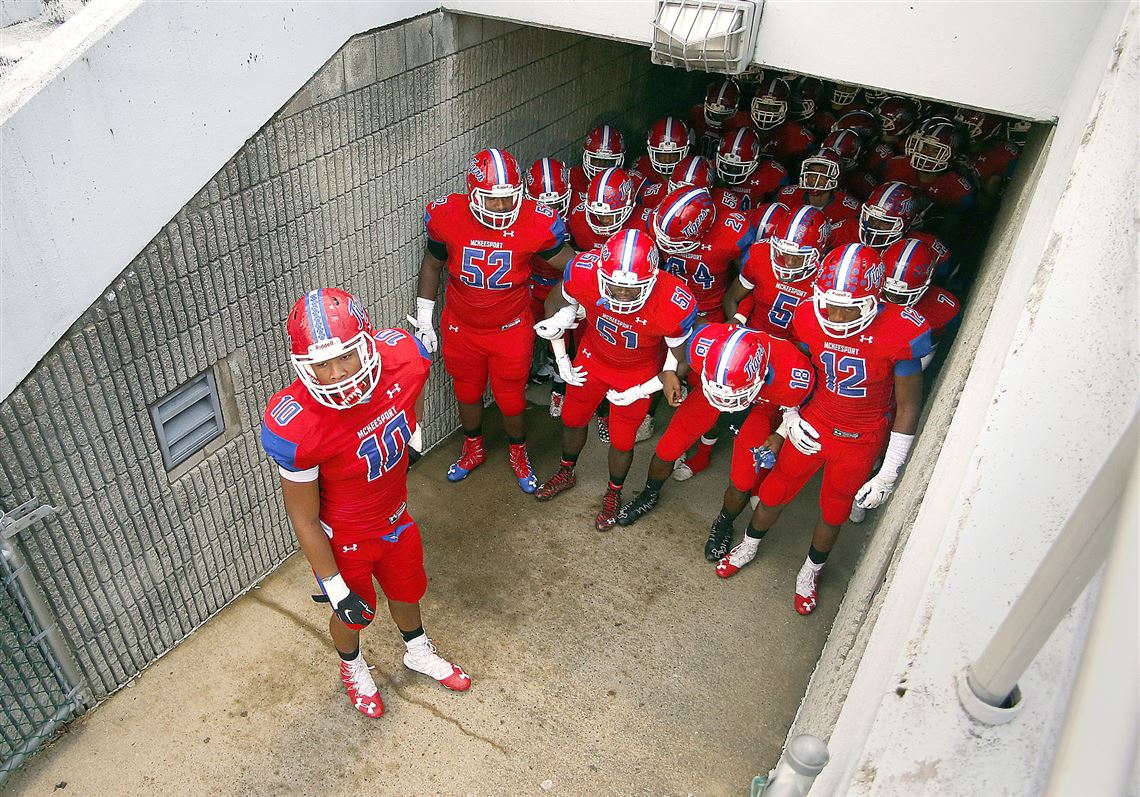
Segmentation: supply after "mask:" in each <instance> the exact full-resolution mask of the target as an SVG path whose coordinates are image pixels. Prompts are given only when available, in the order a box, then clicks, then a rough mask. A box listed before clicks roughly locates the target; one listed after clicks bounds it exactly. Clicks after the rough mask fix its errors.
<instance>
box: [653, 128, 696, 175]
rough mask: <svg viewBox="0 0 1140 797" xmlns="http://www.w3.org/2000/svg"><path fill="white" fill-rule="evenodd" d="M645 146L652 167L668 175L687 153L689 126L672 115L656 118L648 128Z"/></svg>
mask: <svg viewBox="0 0 1140 797" xmlns="http://www.w3.org/2000/svg"><path fill="white" fill-rule="evenodd" d="M645 147H646V150H648V154H649V162H650V163H652V164H653V168H654V169H656V170H657V172H658V173H659V174H664V175H666V176H668V175H670V174H672V173H673V169H675V168H676V167H677V164H678V163H680V162H681V160H682V159H684V157H685V156H686V155H688V154H689V128H688V126H686V125H685V123H684V122H682V121H681V120H680V119H677V118H675V117H672V116H666V117H665V118H664V119H658V120H657V121H656V122H654V123H653V127H651V128H650V129H649V136H648V137H647V139H646V142H645Z"/></svg>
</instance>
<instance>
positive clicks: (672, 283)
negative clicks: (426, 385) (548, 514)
mask: <svg viewBox="0 0 1140 797" xmlns="http://www.w3.org/2000/svg"><path fill="white" fill-rule="evenodd" d="M579 310H581V311H584V313H585V319H584V321H583V322H582V324H583V326H584V327H585V333H584V336H583V339H582V343H581V345H579V347H578V353H577V355H576V356H575V358H574V360H573V362H571V361H570V358H569V357H568V356H567V355H566V354H565V353H564V349H563V351H562V352H559V348H560V344H561V343H562V339H561V336H562V334H563V333H564V331H565V330H566V329H569V328H570V327H571V326H572V325H573V324H575V323H577V319H578V316H579ZM547 312H548V317H547V318H546V320H544V321H541V322H539V323H538V324H535V330H536V331H537V332H538V334H539V335H541V336H543V337H544V338H547V339H548V340H551V341H553V346H554V349H555V358H556V362H557V363H558V367H559V370H560V371H561V372H562V378H563V379H564V380H566V383H567V385H568V387H567V389H566V402H565V404H564V405H563V408H562V423H563V430H562V461H561V463H560V465H559V468H558V471H557V472H556V473H555V474H554V475H553V476H551V477H550V478H549V479H548V480H547V481H546V482H544V483H543V484H542V485H540V486H539V488H538V490H537V491H536V492H535V497H536V498H537V499H538V500H540V501H549V500H550V499H551V498H554V497H555V496H556V495H558V494H559V493H562V492H564V491H566V490H569V489H570V488H572V487H573V486H574V485H575V484H576V483H577V477H576V476H575V475H574V466H575V464H576V463H577V461H578V455H579V454H580V453H581V451H582V447H583V446H584V445H585V443H586V436H587V435H586V425H587V423H588V422H589V420H590V416H591V415H592V414H593V413H594V410H595V408H596V407H597V406H598V404H599V403H600V402H601V400H602V399H603V398H607V399H609V402H610V406H611V409H610V425H609V433H610V452H609V476H610V481H609V485H608V486H607V488H606V493H605V496H604V497H603V498H602V507H601V510H600V511H599V512H598V515H597V517H596V518H595V520H594V526H595V528H597V529H598V531H605V530H607V529H609V528H611V527H612V526H613V525H614V523H615V522H616V519H617V512H618V508H619V507H620V506H621V489H622V485H623V484H624V483H625V477H626V475H627V474H628V473H629V466H630V464H631V463H632V462H633V445H634V439H635V435H636V432H637V428H638V427H639V426H640V425H641V423H642V420H643V419H644V418H645V416H646V413H647V412H648V410H649V403H650V397H651V396H652V395H653V394H655V393H656V392H657V391H660V390H664V392H665V396H666V398H667V399H668V401H669V403H670V404H672V405H673V406H677V404H678V403H679V402H680V393H681V384H680V381H679V380H678V379H677V373H676V371H677V364H678V359H677V354H678V353H681V354H682V356H683V351H682V350H681V346H683V345H684V343H685V341H686V340H687V339H688V337H689V333H690V332H691V331H692V328H693V323H694V321H695V320H696V317H697V302H696V299H694V298H693V295H692V294H691V293H689V291H688V290H687V289H686V288H685V286H684V285H683V284H682V283H681V281H680V280H679V279H677V278H676V277H674V276H673V275H672V274H668V273H664V272H662V271H660V270H659V269H658V254H657V247H656V246H655V245H654V243H653V241H652V239H650V237H649V236H648V235H646V234H645V233H642V232H638V231H636V230H625V231H623V232H620V233H618V234H617V235H615V236H614V237H613V238H611V239H610V240H609V241H607V242H606V243H605V244H604V245H603V246H601V247H600V248H598V249H596V250H593V251H591V252H583V253H581V254H579V255H578V256H577V257H575V258H574V260H572V261H571V262H570V265H568V266H567V267H566V276H565V277H564V278H563V281H562V291H561V292H560V293H551V295H550V298H549V299H548V300H547Z"/></svg>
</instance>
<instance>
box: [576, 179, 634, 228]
mask: <svg viewBox="0 0 1140 797" xmlns="http://www.w3.org/2000/svg"><path fill="white" fill-rule="evenodd" d="M585 204H586V224H588V225H589V226H590V229H591V230H593V231H594V232H595V233H596V234H598V235H613V234H614V233H615V232H617V231H618V230H620V229H621V228H622V226H623V225H625V223H626V222H627V221H629V217H630V216H631V215H632V214H633V204H634V196H633V178H632V177H630V176H629V173H628V172H625V171H623V170H621V169H606V170H605V171H604V172H599V173H598V174H597V175H595V176H594V179H593V180H591V181H590V190H589V191H587V192H586V203H585Z"/></svg>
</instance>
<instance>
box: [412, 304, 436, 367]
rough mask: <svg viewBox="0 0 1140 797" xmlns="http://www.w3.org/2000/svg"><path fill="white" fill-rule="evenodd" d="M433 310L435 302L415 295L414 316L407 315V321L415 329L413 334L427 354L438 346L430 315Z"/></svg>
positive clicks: (433, 351) (432, 352)
mask: <svg viewBox="0 0 1140 797" xmlns="http://www.w3.org/2000/svg"><path fill="white" fill-rule="evenodd" d="M434 311H435V302H433V301H432V300H431V299H421V298H419V297H416V316H415V318H413V317H412V316H408V323H409V324H411V325H412V328H413V329H415V336H416V338H418V339H419V341H420V343H422V344H423V345H424V348H425V349H427V351H428V354H434V353H435V350H436V349H438V348H439V338H437V337H436V334H435V328H434V327H433V326H432V323H431V317H432V313H433V312H434Z"/></svg>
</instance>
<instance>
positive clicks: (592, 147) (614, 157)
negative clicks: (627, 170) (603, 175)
mask: <svg viewBox="0 0 1140 797" xmlns="http://www.w3.org/2000/svg"><path fill="white" fill-rule="evenodd" d="M624 163H625V137H624V136H622V134H621V131H620V130H618V129H617V128H616V127H613V126H611V125H598V126H597V127H595V128H594V129H593V130H591V131H590V132H589V133H587V134H586V143H585V144H584V145H583V146H582V170H583V171H585V172H586V176H587V177H589V178H591V179H592V178H593V177H594V176H595V175H596V174H597V173H598V172H600V171H601V170H602V169H611V168H621V166H622V165H623V164H624Z"/></svg>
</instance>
